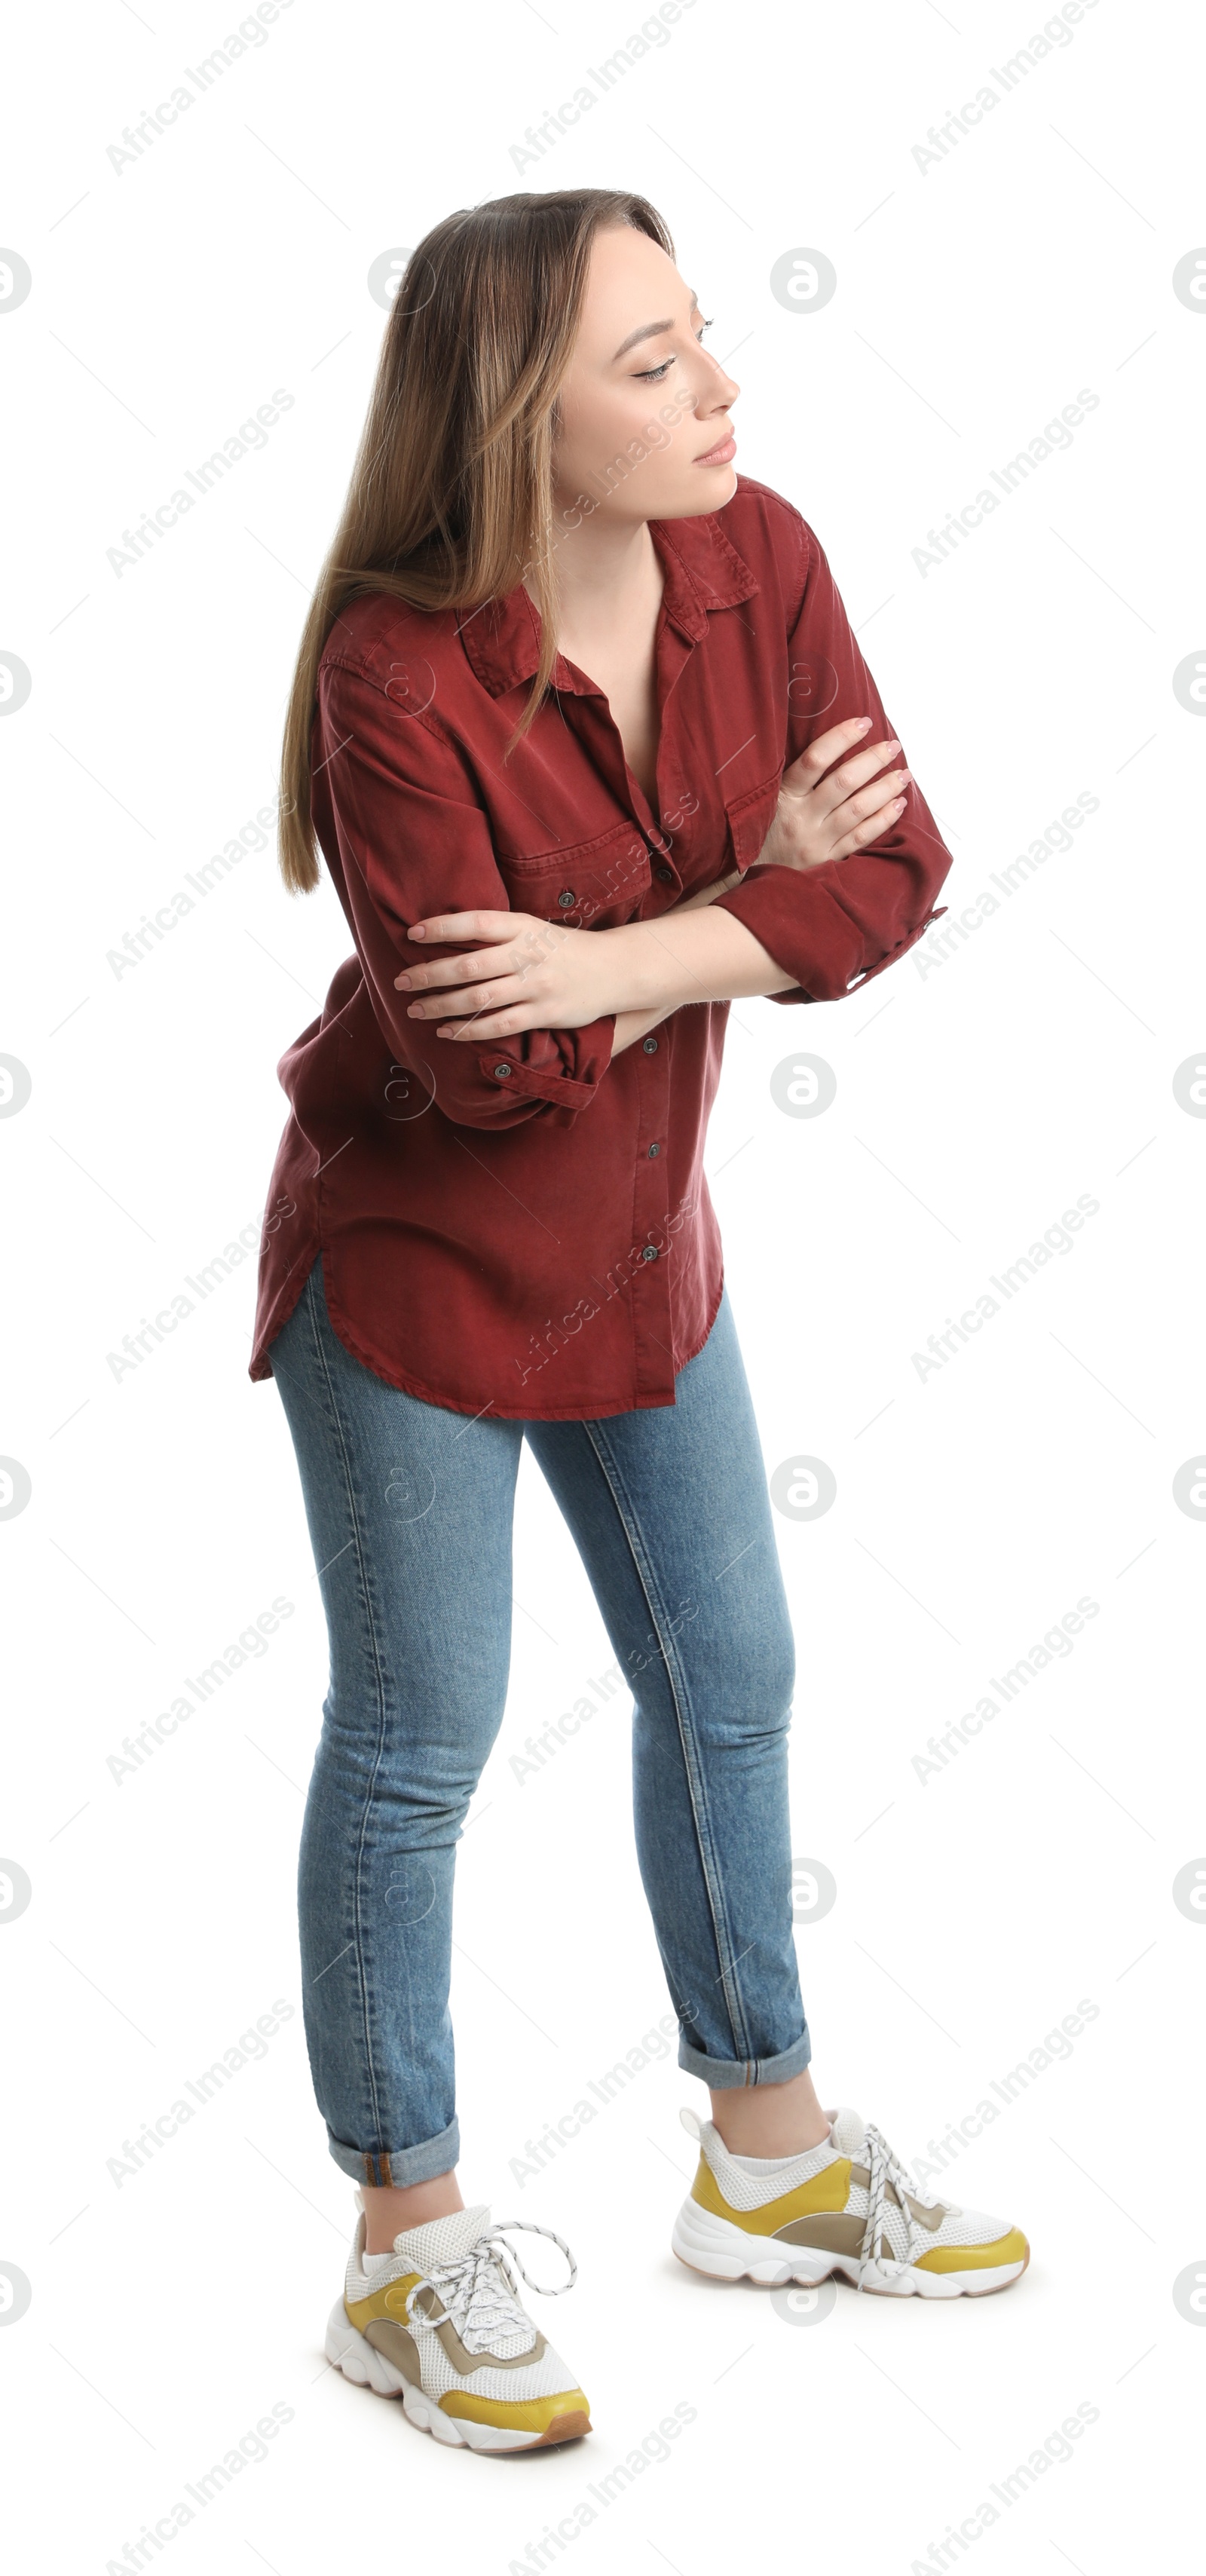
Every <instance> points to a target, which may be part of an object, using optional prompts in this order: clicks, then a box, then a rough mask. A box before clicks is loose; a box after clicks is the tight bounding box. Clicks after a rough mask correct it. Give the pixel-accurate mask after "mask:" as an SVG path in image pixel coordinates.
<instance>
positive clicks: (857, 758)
mask: <svg viewBox="0 0 1206 2576" xmlns="http://www.w3.org/2000/svg"><path fill="white" fill-rule="evenodd" d="M872 721H873V719H872V718H871V717H870V716H849V717H848V718H847V719H846V722H845V723H844V724H839V725H834V726H833V728H832V730H831V731H830V732H829V733H822V734H818V735H817V738H816V741H815V742H810V743H809V746H808V749H807V751H802V752H801V754H800V757H799V759H798V760H793V762H792V764H791V767H790V769H785V770H784V772H783V781H782V785H781V787H780V789H779V802H778V806H777V808H776V811H775V816H774V820H773V822H772V824H771V827H770V830H769V832H768V833H767V836H766V839H765V841H764V842H763V844H762V848H761V849H760V850H759V852H758V865H759V866H760V867H779V868H820V867H824V865H825V862H826V860H828V859H848V858H849V857H850V856H851V854H852V853H853V852H854V851H855V850H862V849H865V848H866V846H867V843H868V842H869V841H875V840H878V838H879V836H880V834H881V832H885V831H887V829H888V827H889V825H890V824H891V823H894V822H895V821H896V818H897V816H898V815H899V814H902V813H903V812H904V807H905V802H906V799H905V796H904V794H903V792H902V791H903V790H904V789H905V788H907V786H908V783H909V777H910V772H909V771H908V770H907V769H888V768H887V763H888V762H889V761H891V760H895V758H896V756H897V754H898V752H899V750H900V744H899V743H898V742H896V741H890V742H873V743H868V745H867V747H866V749H865V750H864V751H857V750H856V749H855V745H856V744H857V743H858V742H859V741H860V740H861V738H862V736H863V735H864V734H865V733H867V732H868V731H869V729H870V726H871V724H872ZM835 762H837V763H838V766H837V767H836V768H835V767H834V763H835Z"/></svg>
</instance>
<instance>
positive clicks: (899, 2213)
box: [671, 2111, 1030, 2299]
mask: <svg viewBox="0 0 1206 2576" xmlns="http://www.w3.org/2000/svg"><path fill="white" fill-rule="evenodd" d="M679 2117H680V2119H681V2121H682V2124H683V2127H684V2129H687V2130H688V2131H689V2132H690V2134H691V2136H692V2137H694V2138H698V2140H699V2170H698V2172H697V2174H696V2176H695V2180H694V2182H693V2183H692V2185H691V2189H690V2192H689V2194H688V2196H687V2198H686V2200H685V2201H684V2202H683V2205H682V2208H681V2209H680V2211H679V2213H678V2217H677V2218H676V2220H675V2222H674V2234H673V2237H672V2238H671V2243H672V2245H673V2248H674V2251H675V2253H676V2254H677V2255H678V2257H679V2260H680V2262H683V2263H689V2264H690V2265H691V2268H692V2270H693V2271H696V2272H710V2273H711V2275H712V2277H713V2279H714V2280H718V2281H762V2282H766V2283H767V2284H768V2285H772V2286H778V2285H779V2284H780V2283H786V2282H788V2281H798V2282H801V2283H803V2284H810V2283H815V2282H817V2281H825V2280H828V2278H829V2276H830V2274H831V2273H834V2272H836V2273H837V2275H838V2277H839V2279H842V2280H846V2281H850V2282H852V2283H853V2286H854V2288H855V2289H856V2290H875V2291H878V2292H880V2293H881V2294H882V2295H883V2296H885V2297H889V2298H909V2297H914V2296H920V2297H922V2298H925V2299H957V2298H959V2297H961V2296H967V2297H969V2298H982V2297H983V2296H984V2294H985V2293H986V2292H987V2291H989V2290H1006V2289H1008V2287H1009V2284H1010V2282H1011V2281H1016V2280H1017V2278H1018V2276H1019V2274H1020V2273H1022V2272H1024V2271H1025V2269H1026V2266H1027V2264H1028V2262H1029V2260H1030V2247H1029V2245H1028V2244H1027V2242H1026V2239H1025V2237H1024V2236H1023V2235H1022V2233H1021V2230H1020V2229H1019V2228H1017V2227H1007V2226H1006V2225H1005V2223H1004V2221H1003V2220H1002V2219H999V2218H986V2217H984V2215H983V2213H982V2212H980V2211H978V2210H974V2209H957V2208H956V2207H955V2205H954V2203H953V2202H951V2201H942V2200H927V2199H926V2198H925V2196H924V2194H923V2193H922V2192H921V2191H919V2189H918V2187H917V2184H916V2183H915V2182H914V2180H913V2177H912V2175H911V2174H910V2172H909V2170H908V2167H907V2166H906V2165H902V2163H901V2161H900V2158H899V2157H898V2156H896V2155H894V2154H893V2151H892V2149H891V2147H890V2146H889V2145H888V2142H887V2140H886V2138H885V2137H884V2136H883V2135H882V2133H881V2132H880V2130H878V2129H876V2128H872V2127H871V2126H870V2124H869V2123H867V2122H864V2121H863V2120H862V2119H860V2117H859V2114H858V2112H857V2111H831V2112H829V2113H828V2114H827V2117H828V2119H829V2121H830V2134H829V2137H828V2138H827V2139H826V2140H825V2141H824V2142H823V2143H822V2144H821V2145H820V2146H818V2147H809V2148H808V2149H807V2150H806V2152H805V2153H804V2154H803V2155H798V2156H777V2157H764V2156H731V2155H730V2154H729V2152H728V2149H727V2147H726V2146H725V2143H724V2140H723V2138H722V2137H721V2136H720V2133H719V2131H718V2130H717V2129H715V2128H714V2127H713V2125H712V2122H711V2121H710V2120H704V2121H700V2120H698V2119H697V2118H696V2116H695V2113H694V2111H681V2112H680V2113H679Z"/></svg>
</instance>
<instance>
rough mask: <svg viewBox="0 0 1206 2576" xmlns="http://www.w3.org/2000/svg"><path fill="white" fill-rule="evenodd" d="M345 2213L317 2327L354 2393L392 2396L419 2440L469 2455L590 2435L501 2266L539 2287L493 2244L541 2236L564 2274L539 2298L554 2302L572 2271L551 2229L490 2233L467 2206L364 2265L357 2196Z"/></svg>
mask: <svg viewBox="0 0 1206 2576" xmlns="http://www.w3.org/2000/svg"><path fill="white" fill-rule="evenodd" d="M356 2206H357V2208H358V2210H359V2211H360V2213H361V2214H360V2218H359V2220H358V2223H357V2227H356V2234H355V2238H354V2240H353V2244H352V2251H351V2254H350V2256H349V2258H348V2268H347V2278H346V2281H345V2283H344V2293H343V2297H342V2298H341V2299H337V2300H336V2302H335V2305H334V2307H333V2308H332V2310H331V2317H330V2322H329V2324H328V2326H327V2339H326V2355H327V2359H328V2361H331V2362H334V2363H335V2365H336V2368H337V2369H339V2370H342V2371H343V2373H344V2375H345V2377H346V2378H348V2379H353V2380H355V2381H356V2383H357V2385H358V2386H359V2387H361V2388H373V2389H375V2390H376V2392H377V2394H378V2396H380V2397H400V2398H401V2400H402V2405H403V2409H404V2411H405V2413H406V2414H407V2415H408V2416H409V2418H410V2421H411V2423H412V2424H417V2425H418V2427H419V2429H420V2431H421V2432H424V2433H434V2435H435V2437H436V2440H437V2441H438V2442H452V2443H458V2444H461V2445H467V2446H468V2448H469V2449H470V2450H471V2451H535V2450H538V2449H540V2447H541V2446H542V2445H545V2444H549V2443H553V2442H573V2441H576V2440H577V2438H578V2436H579V2435H580V2434H582V2433H589V2432H590V2430H591V2422H590V2410H589V2407H588V2405H587V2401H586V2398H585V2397H584V2395H583V2393H582V2390H581V2389H580V2388H579V2387H578V2385H577V2383H576V2381H575V2380H574V2377H573V2374H572V2372H571V2371H568V2370H567V2369H566V2367H565V2363H564V2362H563V2361H561V2360H560V2359H559V2358H558V2355H557V2354H556V2353H555V2352H554V2350H553V2347H552V2345H551V2344H550V2343H546V2341H545V2338H544V2336H543V2334H541V2332H540V2330H539V2328H538V2327H536V2326H535V2325H533V2323H532V2320H531V2318H530V2317H529V2316H528V2315H527V2313H526V2311H525V2309H524V2307H523V2306H522V2303H521V2301H520V2298H519V2293H518V2288H517V2284H516V2281H515V2275H514V2273H513V2272H512V2270H511V2260H510V2259H508V2258H511V2259H513V2260H514V2261H515V2263H516V2264H517V2266H518V2269H519V2271H520V2272H521V2273H522V2274H523V2278H524V2280H525V2281H527V2282H528V2287H529V2289H533V2290H535V2289H539V2288H540V2284H539V2282H536V2281H531V2280H529V2279H528V2274H527V2273H526V2272H524V2270H523V2265H522V2263H520V2262H519V2258H518V2255H513V2251H512V2248H511V2247H510V2246H508V2245H504V2244H503V2243H502V2241H501V2240H502V2237H503V2235H504V2233H505V2232H510V2231H511V2230H513V2229H515V2228H520V2227H522V2228H526V2229H527V2230H528V2231H529V2233H530V2234H532V2235H536V2236H552V2237H553V2243H554V2244H555V2245H559V2246H560V2247H561V2251H562V2253H563V2254H564V2255H565V2258H566V2261H567V2262H568V2264H569V2267H570V2276H569V2279H568V2281H560V2282H558V2283H557V2285H556V2288H555V2289H553V2290H547V2291H542V2292H541V2295H542V2297H545V2298H556V2297H560V2295H561V2294H562V2292H563V2291H565V2290H572V2288H573V2286H574V2282H575V2280H576V2278H577V2271H578V2267H577V2264H576V2263H575V2261H574V2258H573V2255H572V2254H571V2253H570V2250H569V2247H568V2245H567V2244H565V2242H564V2240H563V2239H562V2238H561V2237H560V2236H554V2235H553V2230H552V2228H551V2227H533V2225H532V2222H531V2221H530V2220H529V2219H526V2218H509V2219H505V2220H500V2221H499V2223H498V2225H497V2226H491V2223H490V2212H489V2210H488V2209H487V2208H486V2207H485V2206H484V2205H479V2206H477V2207H475V2208H473V2209H457V2210H453V2211H452V2212H451V2213H450V2214H449V2216H448V2217H447V2218H432V2219H429V2220H428V2221H427V2222H426V2224H425V2225H424V2226H422V2227H411V2228H407V2229H406V2230H405V2231H404V2232H403V2234H402V2235H400V2236H395V2238H394V2250H393V2253H392V2254H377V2255H373V2254H370V2255H368V2256H367V2257H366V2255H365V2251H364V2237H365V2222H364V2203H363V2200H362V2198H361V2195H360V2193H359V2192H357V2194H356Z"/></svg>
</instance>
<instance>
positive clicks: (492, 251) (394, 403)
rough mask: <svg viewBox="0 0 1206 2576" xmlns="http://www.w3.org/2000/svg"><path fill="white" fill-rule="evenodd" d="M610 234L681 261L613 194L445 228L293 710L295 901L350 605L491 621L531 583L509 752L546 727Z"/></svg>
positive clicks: (287, 834)
mask: <svg viewBox="0 0 1206 2576" xmlns="http://www.w3.org/2000/svg"><path fill="white" fill-rule="evenodd" d="M604 224H631V225H633V226H634V227H635V229H636V230H637V231H639V232H643V233H647V234H648V236H649V238H650V239H651V240H652V241H655V242H657V243H658V244H659V245H660V247H661V248H662V249H663V250H665V251H667V252H669V254H670V256H671V258H673V255H674V245H673V243H672V241H671V239H670V235H669V232H668V231H667V228H666V225H665V224H664V222H663V220H662V218H661V216H660V215H659V214H658V213H657V211H656V209H655V208H654V207H653V206H651V205H650V204H649V202H648V200H647V199H646V198H645V197H638V196H634V195H632V194H631V193H630V192H629V191H627V190H622V189H614V188H580V189H568V188H567V189H560V190H557V191H555V192H554V193H552V194H550V195H548V196H514V197H496V198H494V199H492V200H491V202H490V203H489V204H487V205H482V206H475V207H472V208H470V209H462V211H461V212H460V213H458V214H454V215H448V216H446V217H445V219H444V221H443V223H439V224H436V225H435V227H434V229H433V230H432V231H431V232H429V233H428V234H427V236H426V239H425V240H424V241H421V242H420V244H419V246H418V249H417V250H415V251H413V252H412V254H411V257H410V259H409V261H408V263H407V266H406V270H405V273H404V275H403V278H402V282H401V285H400V286H399V288H398V293H397V298H396V301H395V303H394V307H393V311H392V313H391V315H390V319H389V322H388V324H387V326H386V332H385V338H384V340H383V342H382V347H381V358H380V363H379V365H378V368H377V380H376V383H375V385H374V387H373V395H372V400H371V402H370V404H369V409H368V418H367V420H366V422H365V426H364V434H363V437H362V438H361V441H360V448H359V452H358V454H357V457H356V462H355V465H354V467H353V469H352V479H351V482H350V484H349V487H348V496H347V500H346V503H345V505H344V511H343V516H342V518H341V520H340V522H339V526H338V528H337V530H336V532H335V538H334V542H333V544H332V546H331V551H330V553H329V555H328V557H327V560H326V562H325V564H324V565H323V568H322V571H321V573H320V575H319V578H318V583H317V586H316V588H315V591H314V596H313V600H312V603H311V607H310V612H309V615H308V617H307V619H306V623H305V628H304V631H303V634H302V640H301V649H300V651H299V653H298V658H297V670H296V673H295V675H294V680H293V687H292V690H291V693H290V698H289V708H288V714H287V716H286V720H285V734H284V745H283V750H282V757H281V788H280V815H279V823H278V847H279V853H280V865H281V873H282V875H283V877H284V880H285V883H286V885H287V886H288V887H289V888H290V889H291V891H292V892H294V893H304V892H307V891H308V890H309V889H310V888H312V887H314V886H316V885H317V884H318V882H319V878H320V869H319V865H318V860H317V857H316V854H315V848H314V828H313V822H312V819H311V812H310V732H311V725H312V722H313V716H314V705H315V691H316V686H317V677H318V666H319V662H320V660H321V657H322V652H323V648H324V646H325V644H326V641H327V638H328V636H329V635H330V632H331V629H332V627H333V625H334V624H335V621H336V619H337V617H338V616H339V614H340V611H341V610H342V609H343V608H345V607H346V605H347V603H348V601H349V600H352V599H355V598H357V597H358V596H360V595H362V594H363V593H365V592H369V591H386V592H388V593H389V594H390V595H391V596H392V597H393V598H395V599H402V600H406V601H407V602H408V603H409V604H410V606H411V607H413V608H428V609H435V608H461V607H477V606H479V605H480V604H481V603H482V602H484V601H486V600H489V599H498V598H503V597H505V596H506V594H507V592H508V591H510V590H513V589H514V588H515V586H516V584H517V582H518V581H519V580H520V579H521V578H523V579H526V580H527V581H528V584H529V587H530V589H531V592H532V596H533V598H534V600H535V603H536V606H537V608H538V610H539V612H540V620H541V649H540V661H539V665H538V668H537V671H536V674H535V677H534V679H533V682H532V690H531V695H530V697H529V699H528V702H527V705H526V707H525V709H524V712H523V716H522V718H521V720H520V723H519V724H518V725H517V727H516V730H515V733H514V735H513V736H512V740H511V743H510V745H509V746H508V749H509V750H510V749H513V748H514V745H515V743H516V742H518V741H519V740H520V739H521V737H522V736H523V735H524V734H525V733H526V731H527V729H528V726H529V725H530V724H531V723H532V720H533V718H534V716H535V714H536V710H537V708H538V706H539V704H540V701H541V699H542V697H543V696H544V693H545V690H546V689H547V687H548V684H549V680H550V678H551V675H552V670H553V664H554V662H555V660H556V656H557V631H556V594H555V587H554V582H553V575H552V569H551V550H552V543H553V498H552V494H553V481H552V454H553V442H554V439H555V436H556V429H557V416H556V407H557V396H558V392H559V389H560V387H561V384H562V381H563V379H564V376H565V372H566V368H567V367H568V365H569V361H570V355H571V352H572V349H573V345H574V340H575V337H576V335H577V330H578V322H579V318H580V314H581V309H582V296H583V290H584V288H585V284H586V274H587V268H588V264H589V260H590V250H591V243H592V240H593V238H594V235H595V233H596V232H597V231H598V229H599V227H600V225H604Z"/></svg>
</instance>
